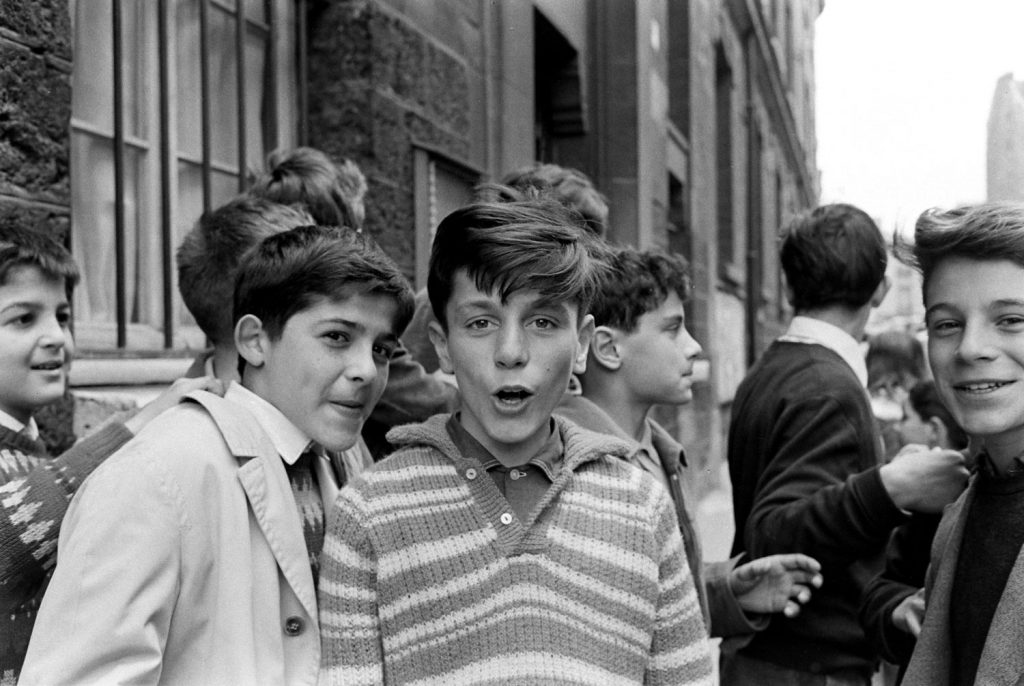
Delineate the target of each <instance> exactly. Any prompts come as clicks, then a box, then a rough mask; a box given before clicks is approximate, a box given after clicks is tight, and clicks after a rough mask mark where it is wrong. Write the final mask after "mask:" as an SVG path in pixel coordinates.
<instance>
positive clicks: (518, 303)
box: [448, 269, 577, 312]
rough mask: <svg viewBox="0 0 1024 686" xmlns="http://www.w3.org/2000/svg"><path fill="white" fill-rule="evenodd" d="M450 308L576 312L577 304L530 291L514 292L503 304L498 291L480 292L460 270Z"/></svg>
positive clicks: (462, 270)
mask: <svg viewBox="0 0 1024 686" xmlns="http://www.w3.org/2000/svg"><path fill="white" fill-rule="evenodd" d="M448 307H449V308H451V309H453V310H455V311H459V310H462V309H467V308H486V309H491V310H519V309H537V308H547V309H556V310H563V311H566V312H575V311H576V308H577V304H576V303H575V302H570V301H568V300H552V299H551V297H550V296H547V295H543V294H541V293H540V292H539V291H534V290H528V289H522V290H518V291H514V292H513V293H511V294H510V295H509V297H508V300H507V301H506V302H502V300H501V296H500V294H499V293H498V292H497V290H495V291H491V292H487V291H482V290H480V289H479V288H478V287H477V285H476V282H475V281H474V280H473V278H472V277H470V276H469V273H468V272H467V271H466V270H464V269H460V270H459V271H457V272H456V273H455V277H454V278H453V279H452V294H451V297H450V299H449V300H448Z"/></svg>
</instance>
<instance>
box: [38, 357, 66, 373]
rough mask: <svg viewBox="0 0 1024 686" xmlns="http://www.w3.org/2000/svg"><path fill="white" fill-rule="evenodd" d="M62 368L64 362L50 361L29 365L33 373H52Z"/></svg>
mask: <svg viewBox="0 0 1024 686" xmlns="http://www.w3.org/2000/svg"><path fill="white" fill-rule="evenodd" d="M63 368H64V360H50V361H49V362H40V363H39V364H34V365H31V367H30V369H31V370H32V371H34V372H54V371H58V370H60V369H63Z"/></svg>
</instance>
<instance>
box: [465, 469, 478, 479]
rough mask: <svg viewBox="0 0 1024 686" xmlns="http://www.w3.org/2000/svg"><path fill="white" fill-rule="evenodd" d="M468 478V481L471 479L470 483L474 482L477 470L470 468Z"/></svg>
mask: <svg viewBox="0 0 1024 686" xmlns="http://www.w3.org/2000/svg"><path fill="white" fill-rule="evenodd" d="M466 478H467V479H469V480H470V481H472V480H473V479H475V478H476V470H475V469H473V468H472V467H470V468H469V469H467V470H466Z"/></svg>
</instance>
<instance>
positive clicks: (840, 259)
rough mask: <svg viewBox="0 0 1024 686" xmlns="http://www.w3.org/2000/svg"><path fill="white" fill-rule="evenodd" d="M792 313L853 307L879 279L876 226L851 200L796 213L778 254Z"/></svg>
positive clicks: (880, 247) (880, 249)
mask: <svg viewBox="0 0 1024 686" xmlns="http://www.w3.org/2000/svg"><path fill="white" fill-rule="evenodd" d="M779 259H780V261H781V262H782V269H783V271H784V272H785V274H786V281H787V283H788V284H789V286H790V288H791V289H792V291H793V303H792V305H793V308H794V309H795V310H796V311H797V313H800V312H803V311H807V310H815V309H819V308H823V307H830V306H835V305H839V306H843V307H847V308H850V309H857V308H859V307H862V306H864V305H866V304H867V303H868V302H870V301H871V296H872V295H873V294H874V292H875V289H876V288H878V284H880V283H881V282H882V279H883V278H885V266H886V262H887V259H888V257H887V253H886V250H885V239H883V238H882V232H881V231H879V230H878V225H877V224H875V221H874V220H873V219H872V218H871V217H870V216H868V214H867V213H866V212H864V211H863V210H861V209H859V208H857V207H854V206H853V205H846V204H834V205H822V206H820V207H816V208H814V209H813V210H811V211H809V212H806V213H804V214H802V215H800V216H798V217H796V218H795V219H794V220H793V221H792V222H791V223H790V224H789V226H788V227H787V229H786V232H785V234H784V236H783V238H782V249H781V251H780V256H779Z"/></svg>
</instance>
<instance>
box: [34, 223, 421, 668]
mask: <svg viewBox="0 0 1024 686" xmlns="http://www.w3.org/2000/svg"><path fill="white" fill-rule="evenodd" d="M412 306H413V302H412V292H411V290H410V288H409V285H408V283H407V282H406V281H405V279H404V278H403V277H402V276H401V274H400V272H399V271H398V269H397V267H396V266H395V265H394V263H393V262H392V261H391V260H390V259H388V258H387V257H386V256H385V255H384V254H383V252H381V251H380V249H379V248H377V247H376V246H375V245H373V244H372V243H371V242H370V241H369V239H368V238H365V237H363V236H360V235H357V234H356V233H355V232H353V231H351V230H347V229H338V228H333V227H318V226H305V227H299V228H296V229H293V230H291V231H287V232H284V233H279V234H276V235H274V236H271V237H269V238H266V239H265V240H264V241H263V242H262V243H261V244H260V245H259V246H258V247H257V248H256V249H255V250H253V251H251V252H249V253H248V254H247V255H246V257H245V258H244V259H243V261H242V263H241V265H240V266H239V273H238V277H237V282H236V287H235V297H234V311H235V318H236V320H237V324H236V326H235V342H236V345H237V348H238V354H239V356H240V360H239V365H240V367H241V373H240V376H241V383H240V384H234V383H232V384H231V385H230V386H229V387H228V389H227V391H226V393H225V395H224V397H223V398H219V397H217V396H214V395H211V394H208V393H201V392H200V393H195V394H192V395H190V396H189V401H187V402H184V403H182V404H180V405H178V406H177V407H175V408H173V409H171V410H169V411H167V412H165V413H164V414H163V415H161V416H160V417H159V418H157V419H155V420H154V421H153V422H151V423H150V424H149V425H148V426H147V427H146V429H145V430H144V431H142V432H141V433H140V434H139V435H138V436H137V437H136V438H135V439H134V440H133V441H132V442H130V443H129V444H128V445H126V446H125V447H124V449H122V450H121V451H119V452H118V453H117V454H116V455H114V456H113V457H112V458H110V459H109V460H108V461H107V462H106V463H105V464H104V465H103V466H102V467H101V468H100V469H98V470H97V471H96V472H94V473H93V475H92V476H91V477H90V478H89V480H88V481H87V482H86V483H85V484H84V485H83V486H82V488H81V490H80V491H79V494H78V497H77V498H76V499H75V500H74V502H73V503H72V506H71V508H70V509H69V511H68V515H67V517H66V518H65V520H64V525H63V528H62V530H61V537H60V555H59V559H58V564H57V569H56V572H55V573H54V576H53V580H52V582H51V584H50V587H49V590H48V592H47V594H46V597H45V599H44V601H43V604H42V608H41V610H40V613H39V620H38V622H37V624H36V629H35V632H34V633H33V635H32V641H31V643H30V645H29V651H28V657H27V659H26V666H25V671H24V672H23V674H22V683H26V684H59V683H94V682H98V683H140V684H141V683H153V684H155V683H174V684H228V683H239V684H314V683H316V680H317V671H318V668H319V663H320V640H319V632H318V623H317V605H316V582H317V573H318V568H319V553H320V548H321V546H322V541H323V513H324V509H325V504H329V503H331V502H332V501H333V498H334V497H335V495H336V493H337V489H338V483H340V482H342V481H343V477H344V475H342V474H338V473H335V471H334V469H333V465H332V464H331V463H330V462H327V461H326V460H325V459H323V457H324V455H323V452H324V451H325V450H332V451H340V450H345V449H347V448H349V447H351V446H352V445H353V443H355V441H356V439H357V438H358V436H359V430H360V428H361V427H362V423H363V421H364V420H365V419H366V417H367V415H368V414H369V413H370V411H371V410H372V408H373V405H374V403H375V402H376V400H377V398H378V397H379V396H380V393H381V391H382V389H383V388H384V384H385V383H386V381H387V363H388V357H389V356H390V354H391V351H392V350H393V349H394V347H395V345H397V340H398V335H399V334H400V333H401V331H402V327H403V326H404V325H405V324H406V323H407V322H408V320H409V317H410V316H411V314H412ZM129 461H130V464H127V463H128V462H129Z"/></svg>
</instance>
